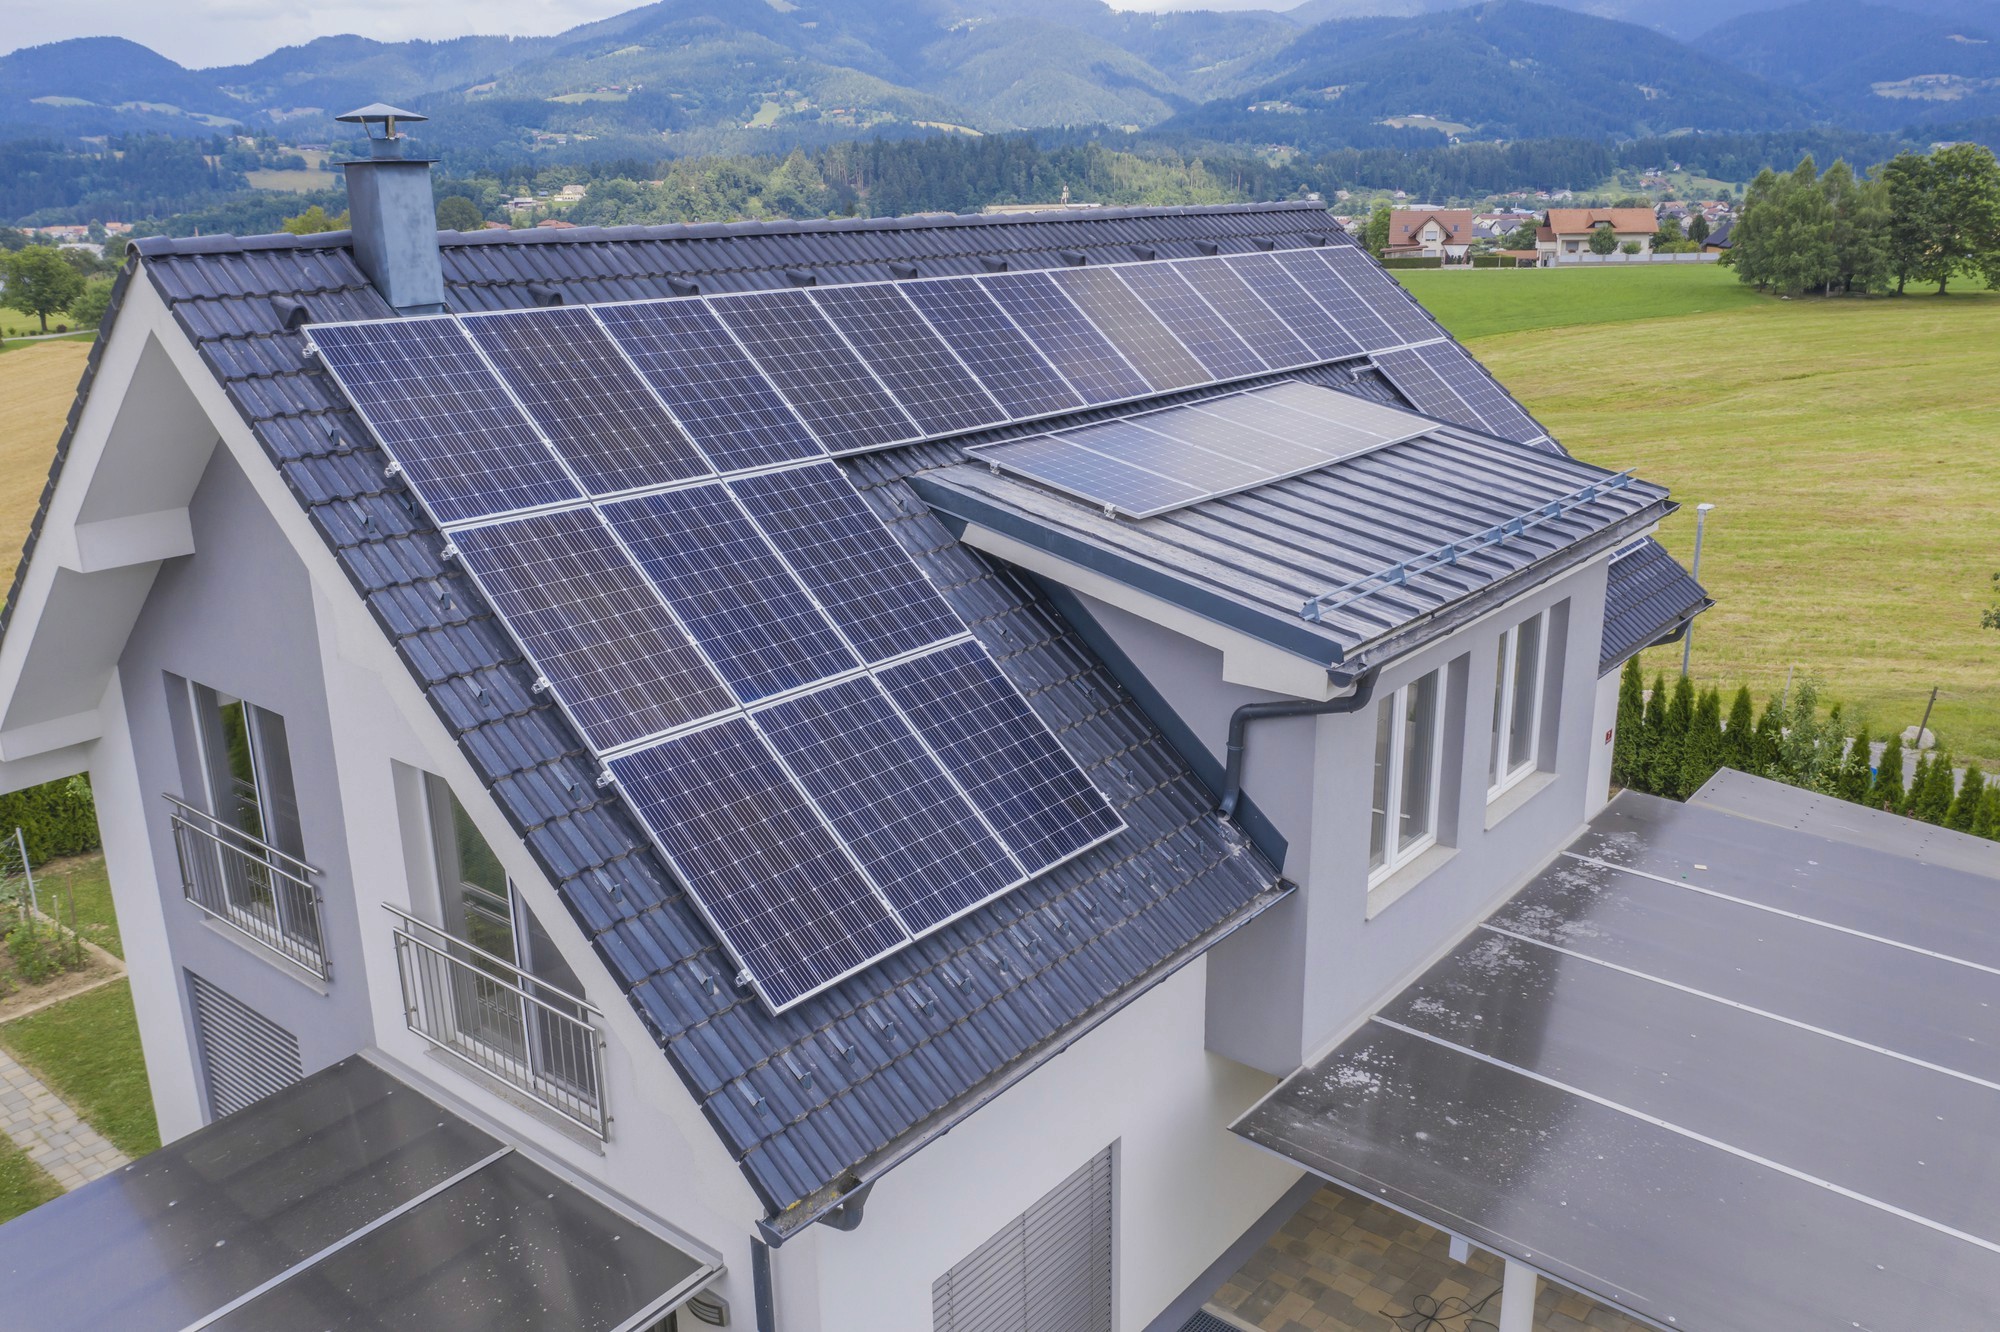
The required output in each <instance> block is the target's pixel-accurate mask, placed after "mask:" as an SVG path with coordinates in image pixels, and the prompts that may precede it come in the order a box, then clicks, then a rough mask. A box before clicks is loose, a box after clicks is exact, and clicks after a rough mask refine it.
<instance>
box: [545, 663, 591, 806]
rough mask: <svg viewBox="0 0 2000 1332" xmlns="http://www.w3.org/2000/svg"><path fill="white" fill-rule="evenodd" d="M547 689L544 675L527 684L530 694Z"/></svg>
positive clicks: (546, 690) (547, 681)
mask: <svg viewBox="0 0 2000 1332" xmlns="http://www.w3.org/2000/svg"><path fill="white" fill-rule="evenodd" d="M548 691H549V677H548V676H546V675H538V676H536V677H535V682H534V683H533V684H531V685H529V686H528V692H529V693H531V694H546V693H547V692H548ZM599 785H600V786H601V785H603V783H601V782H600V783H599Z"/></svg>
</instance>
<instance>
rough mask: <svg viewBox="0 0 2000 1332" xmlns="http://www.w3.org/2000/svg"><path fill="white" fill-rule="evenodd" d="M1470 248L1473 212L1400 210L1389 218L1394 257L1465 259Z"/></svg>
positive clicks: (1462, 210) (1390, 239)
mask: <svg viewBox="0 0 2000 1332" xmlns="http://www.w3.org/2000/svg"><path fill="white" fill-rule="evenodd" d="M1471 248H1472V210H1471V209H1470V208H1398V209H1395V210H1394V211H1393V212H1391V213H1390V214H1389V250H1388V252H1389V253H1390V254H1392V255H1405V256H1420V257H1422V258H1426V259H1463V258H1465V256H1466V253H1467V251H1469V250H1470V249H1471Z"/></svg>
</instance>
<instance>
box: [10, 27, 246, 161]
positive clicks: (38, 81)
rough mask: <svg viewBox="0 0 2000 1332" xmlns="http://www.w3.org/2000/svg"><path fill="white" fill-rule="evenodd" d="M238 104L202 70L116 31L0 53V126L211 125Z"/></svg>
mask: <svg viewBox="0 0 2000 1332" xmlns="http://www.w3.org/2000/svg"><path fill="white" fill-rule="evenodd" d="M243 113H244V108H243V107H242V106H241V105H240V104H238V103H237V102H236V101H235V100H234V99H233V98H231V97H230V96H229V95H228V94H227V93H225V92H223V91H222V89H221V88H220V87H219V86H218V85H217V83H216V80H215V79H213V78H212V77H210V76H209V75H208V74H207V73H205V72H202V71H197V70H190V69H183V68H182V67H181V66H179V65H177V64H175V63H174V62H173V61H171V60H169V59H167V58H166V57H165V56H163V55H157V54H155V53H154V52H152V51H150V50H148V49H147V48H146V47H143V46H141V45H139V44H138V43H137V42H128V41H126V40H125V39H124V38H122V37H81V38H78V39H76V40H74V41H68V42H55V43H52V44H50V45H48V46H32V47H28V48H25V49H23V50H19V51H15V52H12V53H10V54H8V55H6V56H0V132H10V133H9V137H14V136H15V135H17V134H18V133H19V130H18V129H17V127H31V126H32V127H39V128H42V129H45V130H51V131H54V132H57V133H61V134H71V135H85V134H104V133H114V132H127V131H134V130H136V131H140V132H145V131H149V130H151V131H165V132H168V133H172V132H174V131H176V130H181V131H183V132H190V131H192V130H194V129H200V130H203V131H207V130H211V129H213V128H214V127H215V126H217V125H225V124H229V123H231V122H232V121H235V120H237V119H240V118H241V117H242V115H243Z"/></svg>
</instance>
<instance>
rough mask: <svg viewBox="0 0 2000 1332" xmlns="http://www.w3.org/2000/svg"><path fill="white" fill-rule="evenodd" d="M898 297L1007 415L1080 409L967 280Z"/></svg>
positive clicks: (919, 285) (912, 288)
mask: <svg viewBox="0 0 2000 1332" xmlns="http://www.w3.org/2000/svg"><path fill="white" fill-rule="evenodd" d="M903 294H904V295H905V296H908V297H909V298H910V303H911V304H912V305H914V306H916V307H917V308H918V309H919V310H922V311H923V312H924V314H925V316H926V317H928V318H929V319H930V321H931V324H932V326H933V327H935V328H936V329H937V331H938V333H939V334H940V335H942V336H943V338H944V340H945V341H946V342H947V343H949V344H950V346H951V349H952V350H953V351H955V352H957V353H958V354H959V356H960V357H961V358H962V359H963V360H964V361H965V363H966V364H967V365H968V366H970V367H971V368H972V373H973V374H975V375H977V376H978V377H979V382H980V383H982V384H984V385H985V386H986V391H987V392H988V393H991V394H992V395H993V397H994V398H995V399H996V400H997V401H998V402H999V404H1000V405H1001V407H1003V408H1005V409H1006V411H1007V413H1008V415H1010V416H1013V417H1016V418H1020V417H1034V416H1046V415H1048V414H1050V413H1052V412H1062V411H1070V410H1072V409H1074V408H1077V407H1081V406H1082V405H1083V399H1081V398H1079V397H1078V396H1077V395H1076V390H1075V389H1073V388H1071V387H1070V386H1069V384H1068V382H1067V381H1065V380H1064V379H1063V377H1062V376H1061V375H1060V374H1058V373H1056V368H1055V367H1054V366H1052V365H1050V364H1049V363H1048V360H1047V359H1046V358H1045V357H1044V356H1043V355H1042V354H1041V353H1040V352H1038V351H1036V350H1035V348H1034V344H1032V343H1030V342H1029V341H1028V340H1027V339H1026V338H1024V337H1022V336H1021V330H1020V329H1018V328H1016V327H1015V325H1014V321H1013V320H1011V319H1009V318H1008V317H1007V314H1006V312H1005V311H1003V310H1002V309H1001V308H1000V307H999V306H998V305H995V304H994V303H993V298H992V297H991V296H988V295H987V294H986V293H985V292H984V291H982V290H980V287H979V284H978V283H977V282H975V281H974V280H973V279H971V278H949V279H946V280H943V281H939V282H912V283H910V284H909V285H908V286H906V287H905V288H904V289H903Z"/></svg>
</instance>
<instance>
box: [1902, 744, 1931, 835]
mask: <svg viewBox="0 0 2000 1332" xmlns="http://www.w3.org/2000/svg"><path fill="white" fill-rule="evenodd" d="M1930 789H1931V756H1930V753H1929V751H1928V750H1926V751H1925V752H1923V753H1920V754H1918V755H1917V766H1916V767H1915V768H1913V769H1912V770H1911V772H1910V785H1909V789H1908V790H1906V791H1905V792H1904V793H1903V805H1902V808H1901V809H1899V810H1898V811H1897V812H1898V813H1899V814H1904V815H1907V816H1908V817H1910V818H1913V819H1915V818H1921V817H1922V810H1923V806H1924V801H1925V800H1926V798H1927V797H1928V796H1929V793H1930Z"/></svg>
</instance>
